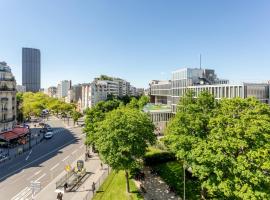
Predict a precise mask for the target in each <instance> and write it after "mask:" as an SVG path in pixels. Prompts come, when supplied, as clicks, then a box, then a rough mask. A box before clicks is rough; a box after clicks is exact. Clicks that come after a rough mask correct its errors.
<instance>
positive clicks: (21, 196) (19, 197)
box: [11, 187, 31, 200]
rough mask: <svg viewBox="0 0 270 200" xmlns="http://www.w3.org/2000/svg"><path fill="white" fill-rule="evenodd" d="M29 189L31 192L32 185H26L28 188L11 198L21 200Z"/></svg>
mask: <svg viewBox="0 0 270 200" xmlns="http://www.w3.org/2000/svg"><path fill="white" fill-rule="evenodd" d="M29 191H30V193H31V189H30V187H26V188H24V189H23V190H22V191H20V192H19V193H18V194H17V195H16V196H14V197H12V198H11V200H20V199H21V198H23V197H24V196H25V195H26V194H27V193H28V192H29Z"/></svg>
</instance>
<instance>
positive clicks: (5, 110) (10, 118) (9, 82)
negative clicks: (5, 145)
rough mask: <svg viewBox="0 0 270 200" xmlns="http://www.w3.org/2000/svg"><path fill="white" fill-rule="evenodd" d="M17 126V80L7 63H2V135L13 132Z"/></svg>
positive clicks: (0, 116) (0, 66)
mask: <svg viewBox="0 0 270 200" xmlns="http://www.w3.org/2000/svg"><path fill="white" fill-rule="evenodd" d="M15 124H16V80H15V78H14V76H13V74H12V72H11V69H10V67H9V66H8V65H7V63H5V62H0V133H2V132H5V131H8V130H11V129H12V128H13V127H14V125H15ZM0 137H1V136H0Z"/></svg>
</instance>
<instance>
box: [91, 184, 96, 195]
mask: <svg viewBox="0 0 270 200" xmlns="http://www.w3.org/2000/svg"><path fill="white" fill-rule="evenodd" d="M95 190H96V185H95V182H93V183H92V192H93V194H94V193H95Z"/></svg>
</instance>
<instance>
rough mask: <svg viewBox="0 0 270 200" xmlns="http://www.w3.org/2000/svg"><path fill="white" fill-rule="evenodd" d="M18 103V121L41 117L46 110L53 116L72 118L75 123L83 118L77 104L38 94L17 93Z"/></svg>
mask: <svg viewBox="0 0 270 200" xmlns="http://www.w3.org/2000/svg"><path fill="white" fill-rule="evenodd" d="M17 102H18V108H19V111H18V113H19V114H18V118H19V119H18V121H22V120H23V119H26V120H27V119H30V118H31V117H40V116H41V114H42V111H43V110H44V109H48V110H49V111H50V112H51V113H52V114H55V115H57V116H59V115H60V116H62V117H68V116H70V117H71V118H73V120H74V123H75V122H77V121H78V119H79V118H80V117H81V116H82V114H81V113H79V112H78V111H76V105H75V104H69V103H65V102H64V101H61V100H59V99H56V98H52V97H49V96H48V95H46V94H44V93H41V92H38V93H32V92H26V93H17Z"/></svg>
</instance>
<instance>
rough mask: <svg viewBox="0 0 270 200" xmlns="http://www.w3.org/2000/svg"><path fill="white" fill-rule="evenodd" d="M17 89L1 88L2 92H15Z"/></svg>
mask: <svg viewBox="0 0 270 200" xmlns="http://www.w3.org/2000/svg"><path fill="white" fill-rule="evenodd" d="M15 90H16V89H15V88H8V87H0V91H15Z"/></svg>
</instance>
